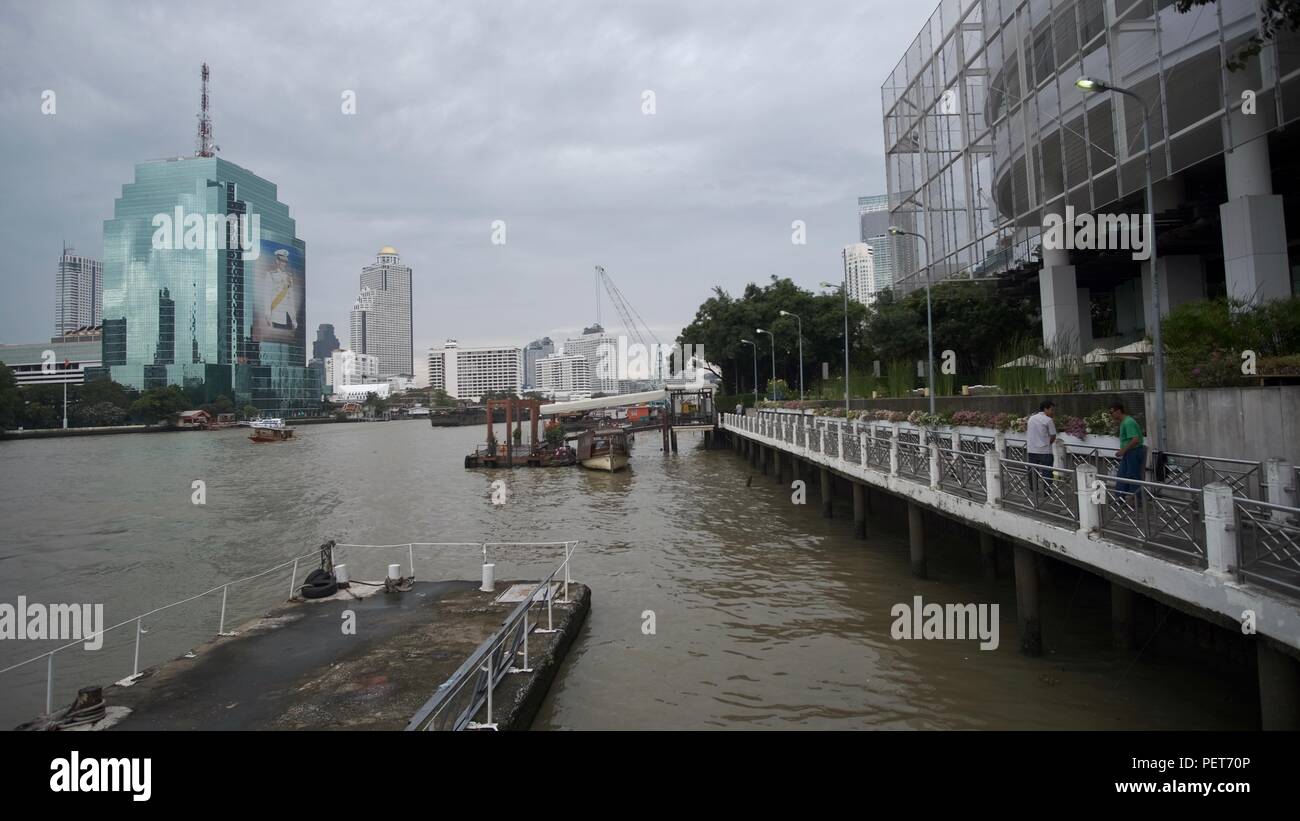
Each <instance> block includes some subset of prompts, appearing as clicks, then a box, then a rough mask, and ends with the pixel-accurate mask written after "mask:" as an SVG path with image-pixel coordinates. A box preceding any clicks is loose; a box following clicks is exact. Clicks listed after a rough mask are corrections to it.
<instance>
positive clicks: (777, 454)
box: [719, 411, 1300, 728]
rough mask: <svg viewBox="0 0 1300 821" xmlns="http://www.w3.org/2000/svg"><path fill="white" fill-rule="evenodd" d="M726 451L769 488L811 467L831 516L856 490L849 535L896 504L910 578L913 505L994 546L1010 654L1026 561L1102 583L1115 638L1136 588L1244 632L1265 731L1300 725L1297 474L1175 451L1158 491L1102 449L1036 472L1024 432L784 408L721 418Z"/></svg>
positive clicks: (1023, 600) (1025, 645) (1026, 639)
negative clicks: (1005, 576) (1253, 655)
mask: <svg viewBox="0 0 1300 821" xmlns="http://www.w3.org/2000/svg"><path fill="white" fill-rule="evenodd" d="M719 426H720V428H721V430H722V431H724V432H725V435H726V436H728V438H729V439H730V441H731V444H732V446H733V448H735V449H736V450H738V451H740V452H742V453H744V454H745V455H746V456H748V457H749V458H750V460H751V461H752V462H753V464H754V465H756V466H760V467H762V468H763V470H764V471H765V472H769V469H770V472H771V474H772V475H773V476H774V477H775V479H776V481H778V482H785V481H786V479H787V477H796V478H797V477H798V476H801V475H805V472H806V470H807V469H808V468H811V469H812V472H815V473H816V474H817V478H819V480H820V481H819V484H820V488H821V499H822V508H823V514H824V515H826V516H830V515H831V499H832V495H833V493H832V486H833V476H840V477H843V478H844V479H846V480H848V481H849V482H850V483H851V485H852V489H853V518H854V527H855V531H856V535H858V536H859V537H860V538H861V537H864V536H865V532H866V519H867V516H866V509H867V501H868V499H867V493H868V491H869V489H870V490H874V491H883V492H886V493H888V494H892V495H893V496H895V497H899V498H901V499H902V500H904V501H905V502H906V504H907V509H908V529H909V541H910V549H911V561H912V570H913V574H914V575H916V576H918V577H920V578H924V577H925V576H926V573H927V569H926V556H925V551H926V547H925V536H924V519H923V515H922V513H923V511H930V512H932V513H934V514H937V515H940V516H943V517H945V518H948V519H950V520H955V521H958V522H960V523H963V524H965V525H966V526H969V527H971V528H973V529H975V530H976V531H978V532H979V534H980V543H981V550H982V551H984V552H985V554H986V556H987V555H989V554H991V553H992V552H993V551H994V550H995V539H997V538H1001V539H1004V540H1006V541H1008V542H1010V543H1011V545H1012V548H1013V551H1014V556H1015V562H1014V564H1015V581H1016V598H1017V611H1018V612H1017V617H1018V623H1019V627H1020V639H1021V648H1022V649H1023V650H1024V651H1025V652H1026V653H1029V654H1031V655H1037V654H1039V653H1041V652H1042V632H1041V623H1040V620H1039V612H1038V609H1039V608H1038V602H1039V590H1038V585H1039V582H1038V577H1037V574H1036V573H1035V572H1034V570H1033V568H1034V553H1035V552H1037V553H1043V554H1046V555H1049V556H1053V557H1055V558H1058V559H1063V560H1065V561H1068V562H1070V563H1072V564H1074V565H1076V566H1080V567H1083V568H1085V569H1087V570H1090V571H1092V572H1094V573H1097V574H1098V575H1101V576H1103V577H1105V578H1106V579H1108V580H1109V581H1110V583H1111V586H1112V587H1111V590H1112V595H1111V601H1112V616H1113V620H1114V622H1115V628H1116V631H1117V634H1118V633H1121V632H1123V631H1125V630H1128V629H1131V623H1132V612H1133V606H1134V594H1135V593H1141V594H1144V595H1149V596H1151V597H1153V598H1156V599H1159V600H1161V601H1163V602H1165V603H1167V604H1170V605H1173V606H1175V607H1178V608H1179V609H1182V610H1184V611H1186V612H1189V613H1192V614H1193V615H1196V616H1198V617H1201V618H1204V619H1207V620H1209V621H1211V622H1214V623H1216V624H1220V625H1223V626H1225V627H1230V628H1233V629H1242V626H1243V624H1247V623H1249V625H1250V629H1253V630H1255V631H1256V638H1257V639H1258V640H1257V642H1256V648H1257V655H1258V665H1259V677H1260V703H1261V714H1262V716H1263V723H1264V726H1265V728H1300V661H1298V659H1300V507H1297V506H1296V495H1295V494H1296V486H1297V484H1298V483H1300V482H1298V478H1297V471H1296V469H1295V467H1294V466H1291V465H1288V464H1286V463H1285V462H1282V461H1279V460H1269V461H1268V462H1266V463H1262V464H1260V463H1248V462H1243V461H1239V460H1228V459H1215V458H1211V457H1198V456H1183V455H1178V456H1175V457H1171V459H1170V466H1169V469H1168V471H1167V472H1166V475H1165V482H1162V483H1157V482H1148V481H1131V480H1130V481H1129V485H1131V486H1121V485H1122V484H1123V483H1122V482H1121V480H1119V479H1117V478H1116V477H1115V476H1113V475H1110V472H1111V471H1110V467H1111V465H1112V464H1113V462H1114V458H1113V455H1112V454H1111V453H1109V452H1107V451H1106V450H1105V449H1101V448H1089V447H1077V446H1074V447H1071V446H1066V445H1064V444H1061V443H1058V445H1057V447H1056V457H1055V465H1054V467H1053V468H1052V469H1051V471H1050V473H1049V474H1048V475H1047V476H1045V475H1044V474H1043V473H1042V472H1041V471H1040V470H1039V469H1038V468H1037V467H1036V466H1034V465H1031V464H1029V463H1027V462H1026V461H1025V456H1024V443H1023V437H1020V438H1019V441H1018V440H1017V438H1016V437H1015V435H1014V434H1012V435H1006V434H1001V433H999V434H996V435H994V436H978V435H963V434H962V433H960V432H958V431H947V432H939V431H933V430H926V429H922V428H917V427H915V426H911V425H907V424H905V423H884V422H867V421H846V420H843V419H834V418H826V417H813V416H809V415H805V414H801V413H790V412H781V411H772V412H760V413H758V414H751V415H746V416H739V415H736V414H721V415H720V420H719Z"/></svg>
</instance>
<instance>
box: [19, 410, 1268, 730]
mask: <svg viewBox="0 0 1300 821" xmlns="http://www.w3.org/2000/svg"><path fill="white" fill-rule="evenodd" d="M481 438H482V431H481V430H479V429H478V428H460V429H437V430H435V429H432V428H430V427H429V426H428V425H427V424H424V423H421V422H415V421H410V422H389V423H374V424H349V425H317V426H305V427H302V428H300V429H299V431H298V436H297V438H296V439H294V440H292V441H290V442H286V443H279V444H273V445H253V444H251V443H249V442H248V441H247V438H246V432H245V431H241V430H231V431H223V432H216V433H185V434H142V435H125V436H106V437H85V438H73V439H64V440H45V441H33V442H3V443H0V521H2V522H3V523H4V527H3V532H2V533H0V603H10V604H16V602H17V598H18V597H19V596H26V597H27V600H28V601H29V602H44V603H56V602H58V603H63V602H85V603H103V604H104V609H105V623H106V624H108V625H112V624H116V623H118V622H121V621H125V620H128V619H130V618H132V617H134V616H135V615H137V614H139V613H141V612H144V611H148V610H150V609H152V608H156V607H158V606H160V605H163V604H167V603H169V602H173V601H177V600H180V599H184V598H187V597H189V596H192V595H194V594H196V593H200V592H202V591H205V590H208V589H210V588H214V587H220V586H221V585H222V584H224V583H225V582H228V581H231V580H234V579H237V578H241V577H245V576H249V575H251V574H254V573H256V572H258V571H261V570H264V569H266V568H270V567H272V566H274V565H277V564H280V563H281V562H284V561H286V560H288V559H292V558H293V557H294V556H299V555H303V554H307V553H310V552H311V551H312V550H313V549H314V548H315V547H316V546H317V545H319V544H320V543H321V542H324V541H326V540H328V539H335V540H337V541H339V542H346V543H358V544H378V545H388V544H401V543H406V542H411V541H422V542H462V541H463V542H482V541H501V542H506V541H558V540H568V539H575V540H578V541H580V543H581V544H580V546H579V548H578V551H577V553H576V554H575V556H574V563H573V576H574V578H575V579H578V580H580V581H582V582H584V583H586V584H588V585H589V586H590V587H591V589H592V612H591V616H590V619H589V621H588V623H587V625H586V626H585V628H584V629H583V632H582V633H581V634H580V636H579V637H578V639H577V641H576V642H575V644H574V645H573V648H572V649H571V651H570V653H569V656H568V658H567V659H566V661H565V663H564V666H563V668H562V669H561V671H560V674H559V675H558V677H557V678H556V680H555V682H554V684H553V686H552V689H551V692H550V694H549V696H548V698H547V699H546V702H545V704H544V705H543V707H542V711H541V713H540V715H539V716H538V718H537V721H536V723H535V725H534V726H535V728H539V729H688V728H729V729H735V728H780V729H795V728H814V729H868V728H889V729H902V728H909V729H1045V728H1065V729H1147V728H1206V729H1215V728H1243V729H1244V728H1251V727H1253V726H1255V721H1256V718H1255V711H1256V706H1255V699H1254V694H1253V691H1252V690H1251V688H1250V683H1249V681H1243V676H1242V675H1240V674H1232V673H1225V672H1222V671H1221V670H1219V669H1218V668H1216V667H1215V666H1213V665H1208V664H1207V665H1201V664H1195V663H1189V662H1188V661H1187V659H1186V658H1173V657H1167V656H1164V655H1162V654H1161V653H1159V652H1156V651H1155V650H1151V649H1148V650H1145V651H1144V652H1142V653H1141V654H1133V653H1127V654H1126V653H1120V652H1118V651H1115V650H1112V648H1111V646H1110V633H1109V625H1108V621H1107V620H1108V616H1109V609H1108V600H1107V598H1106V594H1105V588H1104V586H1102V585H1099V584H1097V583H1095V580H1094V581H1093V582H1092V583H1086V584H1075V583H1074V582H1067V584H1066V585H1065V586H1064V587H1061V586H1059V585H1058V586H1057V587H1055V588H1052V589H1050V590H1046V591H1045V595H1044V602H1043V624H1044V640H1045V643H1046V646H1047V648H1048V652H1047V653H1046V655H1045V656H1044V657H1042V658H1027V657H1024V656H1022V655H1021V654H1020V652H1019V649H1018V642H1017V637H1016V625H1015V589H1014V585H1013V584H1012V582H1011V581H1010V580H1009V579H1006V578H1003V579H1002V580H1000V581H999V582H997V583H995V584H992V583H989V582H986V581H984V580H983V579H982V577H981V575H980V572H979V561H978V551H977V550H975V549H974V548H973V547H972V546H971V545H970V544H969V543H967V542H964V541H953V542H951V543H948V542H944V541H943V540H942V539H939V540H936V543H935V544H932V545H930V550H931V554H932V558H931V564H930V567H931V579H930V580H928V581H917V580H915V579H913V578H912V577H911V575H910V572H909V564H908V553H907V545H906V533H905V530H903V529H902V528H900V526H899V523H898V522H894V521H873V522H872V523H871V527H870V531H871V536H870V537H869V539H868V540H867V541H865V542H860V541H855V540H854V539H853V538H852V528H851V524H850V523H849V522H848V521H847V519H846V517H844V516H840V517H839V518H837V519H834V520H830V521H828V520H825V519H823V518H821V515H820V511H819V506H818V504H817V497H816V494H815V492H812V491H811V490H810V498H809V503H808V504H807V505H803V506H798V505H794V504H792V503H791V490H790V488H789V487H788V486H785V487H782V486H778V485H776V484H775V483H774V481H773V480H772V479H771V478H770V477H763V476H756V475H755V471H754V470H753V469H752V468H751V467H750V466H749V464H748V463H747V462H745V461H744V460H742V459H741V458H740V457H739V456H737V455H735V454H734V453H732V452H731V451H728V450H722V451H704V450H702V449H700V448H699V447H698V444H699V440H698V439H697V438H695V437H692V436H685V435H684V436H683V437H682V438H681V452H680V453H678V454H676V455H673V456H667V457H665V456H664V455H663V454H662V453H660V452H659V450H658V438H657V437H656V436H654V435H650V434H642V436H641V437H640V439H639V440H638V442H637V446H636V448H635V449H634V451H633V455H632V466H631V469H630V470H628V471H624V472H622V473H619V474H615V475H609V474H600V473H594V472H590V471H584V470H580V469H576V468H575V469H552V470H529V469H521V470H517V471H515V472H513V473H512V474H511V473H508V472H504V471H503V472H500V473H496V474H490V473H486V472H477V471H467V470H465V469H464V468H463V467H462V459H463V456H464V454H465V453H467V452H468V451H469V450H471V449H472V447H473V445H474V444H475V443H476V442H477V441H479V440H480V439H481ZM496 478H504V479H506V481H507V483H508V488H509V491H510V495H509V499H508V501H507V502H506V504H504V505H499V506H498V505H493V504H492V501H491V492H490V491H491V483H492V481H493V480H494V479H496ZM751 478H752V482H751V481H750V480H751ZM195 481H201V482H203V483H204V486H205V487H204V490H205V493H206V498H205V500H204V501H205V504H202V505H196V504H193V497H194V494H195V490H194V484H193V483H194V482H195ZM837 512H839V511H837ZM946 538H948V539H952V538H953V537H946ZM507 552H508V555H507V554H506V552H502V553H499V554H498V568H497V578H498V579H509V578H537V577H538V575H539V574H540V573H543V572H547V571H549V568H551V567H553V566H554V564H555V559H554V554H553V551H547V550H544V549H540V548H534V549H518V550H510V551H507ZM480 555H481V554H480V552H479V551H478V550H477V549H476V548H472V547H469V548H446V549H442V550H441V551H439V552H437V555H436V556H435V555H434V554H433V553H430V554H429V555H428V556H424V555H423V554H422V555H421V556H417V573H418V575H420V577H421V578H477V574H478V563H479V561H480V559H479V556H480ZM345 560H346V561H348V563H349V566H350V567H355V568H356V569H355V570H354V572H353V577H354V578H365V577H369V578H377V576H376V575H374V574H375V573H380V572H382V570H381V568H382V566H383V564H385V563H386V562H387V561H393V562H401V563H403V564H404V565H405V563H406V562H407V561H408V555H407V551H406V549H405V548H401V549H399V550H395V551H384V550H373V551H371V552H369V553H366V555H365V556H364V557H362V556H361V555H359V554H357V555H352V554H350V555H348V556H347V557H346V558H345ZM307 566H308V565H307V564H304V565H303V567H304V568H306V567H307ZM372 571H373V572H372ZM303 573H305V569H304V571H303ZM303 573H300V574H299V575H300V577H301V575H303ZM367 574H368V575H367ZM1071 578H1073V577H1071ZM1071 585H1073V590H1072V589H1071ZM288 588H289V571H288V570H286V569H281V570H279V571H275V572H273V573H269V574H267V575H266V576H264V577H261V578H259V579H255V580H252V581H250V582H246V583H243V584H241V585H236V586H234V587H232V588H231V590H230V592H229V597H228V598H229V600H228V603H227V606H228V615H227V623H228V624H229V623H237V622H238V620H239V619H240V618H246V617H248V616H251V615H255V614H256V613H259V612H263V611H265V610H266V609H268V608H269V607H271V606H274V605H275V604H277V603H279V602H280V601H283V599H284V598H285V595H286V594H287V592H288ZM916 595H921V596H923V597H924V600H925V601H926V602H938V603H985V604H998V605H999V609H1000V621H999V626H1000V646H999V647H998V648H997V649H996V650H988V651H982V650H980V649H979V646H978V643H977V642H974V641H896V640H894V639H893V638H891V634H890V627H891V624H892V623H893V621H894V619H893V617H892V616H891V615H890V611H891V608H892V607H893V606H894V605H895V604H898V603H910V602H911V601H912V598H913V596H916ZM220 607H221V595H220V592H218V593H216V594H214V595H208V596H205V597H203V598H201V599H198V600H196V601H195V602H191V603H189V604H186V605H183V606H180V607H176V608H173V609H171V610H168V611H165V612H164V613H161V614H156V615H154V616H151V617H149V618H146V619H144V620H142V623H141V627H143V629H144V631H145V632H144V633H143V634H142V635H141V637H140V642H139V643H140V647H141V650H140V661H139V664H140V666H142V667H143V666H147V665H149V664H154V663H157V662H159V661H161V660H163V659H166V658H170V657H174V656H176V655H178V654H179V653H181V652H184V651H185V649H186V648H187V647H189V646H193V645H194V644H197V643H199V642H201V641H204V640H206V639H207V638H210V637H211V635H212V633H214V632H215V630H216V628H217V625H218V623H219V619H220ZM651 613H652V614H653V622H654V632H653V633H652V634H648V633H647V632H646V630H645V629H643V628H644V626H645V625H647V623H648V622H649V620H650V615H651ZM135 638H136V633H135V630H134V625H128V626H127V627H125V628H123V629H119V630H116V631H113V632H111V633H110V634H109V637H108V639H107V640H106V641H105V642H104V646H103V647H102V648H101V649H99V650H96V651H93V652H92V651H85V650H81V649H80V648H77V649H75V650H73V651H71V652H68V653H60V654H58V655H56V656H55V677H54V678H55V702H56V704H58V703H63V702H66V701H67V700H68V699H69V698H70V697H71V695H72V694H74V693H75V691H76V689H77V687H78V686H82V685H84V684H86V683H90V682H92V681H93V682H96V683H106V682H107V681H111V680H115V679H116V678H118V677H123V676H126V675H127V674H129V673H130V672H131V670H132V667H133V665H134V664H135V658H134V653H135V645H136V642H135ZM52 646H54V644H53V643H50V642H40V641H31V640H5V641H0V667H5V666H8V665H10V664H13V663H15V662H17V661H21V660H23V659H26V658H29V657H33V656H37V655H39V654H40V653H42V652H45V651H47V650H48V649H50V648H51V647H52ZM46 670H47V665H46V661H45V660H44V659H42V660H40V661H38V662H36V663H35V664H32V665H28V666H26V667H23V668H21V669H19V670H17V671H13V672H10V673H5V674H3V675H0V721H2V722H3V724H2V726H13V725H14V724H16V723H18V722H19V721H22V720H24V719H26V718H29V717H31V716H32V715H34V714H35V713H36V712H39V711H40V709H41V707H42V705H43V703H44V698H45V677H46Z"/></svg>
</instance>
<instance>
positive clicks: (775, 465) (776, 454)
mask: <svg viewBox="0 0 1300 821" xmlns="http://www.w3.org/2000/svg"><path fill="white" fill-rule="evenodd" d="M772 476H773V477H775V479H776V483H777V484H778V485H779V484H781V479H782V469H781V451H779V450H774V451H772Z"/></svg>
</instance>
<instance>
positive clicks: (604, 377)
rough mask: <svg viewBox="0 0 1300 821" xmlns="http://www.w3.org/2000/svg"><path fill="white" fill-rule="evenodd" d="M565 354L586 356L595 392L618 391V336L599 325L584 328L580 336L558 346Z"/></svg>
mask: <svg viewBox="0 0 1300 821" xmlns="http://www.w3.org/2000/svg"><path fill="white" fill-rule="evenodd" d="M560 348H561V351H562V352H563V353H566V354H577V355H578V356H583V357H586V359H587V363H588V366H589V370H590V372H591V389H592V391H593V392H596V393H606V394H616V393H618V392H619V385H618V369H617V362H616V361H615V358H616V354H617V352H618V337H616V336H613V335H612V334H607V333H605V329H604V328H602V327H601V326H600V325H592V326H591V327H590V328H585V329H584V330H583V332H582V336H580V337H577V338H576V339H566V340H565V341H564V344H563V345H561V346H560Z"/></svg>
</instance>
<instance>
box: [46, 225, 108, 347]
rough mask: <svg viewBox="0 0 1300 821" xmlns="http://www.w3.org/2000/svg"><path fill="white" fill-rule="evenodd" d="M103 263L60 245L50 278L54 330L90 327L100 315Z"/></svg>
mask: <svg viewBox="0 0 1300 821" xmlns="http://www.w3.org/2000/svg"><path fill="white" fill-rule="evenodd" d="M103 270H104V268H103V264H102V263H101V262H100V261H99V260H97V259H91V258H90V257H83V256H80V255H79V254H77V252H76V249H75V248H70V247H68V246H66V245H65V246H63V254H62V256H60V257H59V273H58V276H57V278H56V279H55V281H54V287H55V297H54V333H55V334H56V335H58V334H66V333H69V332H70V331H75V330H77V329H78V328H90V327H93V326H95V325H98V324H99V323H100V322H102V321H103V319H104V279H103Z"/></svg>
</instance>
